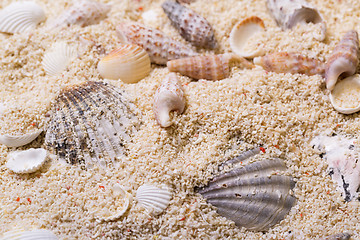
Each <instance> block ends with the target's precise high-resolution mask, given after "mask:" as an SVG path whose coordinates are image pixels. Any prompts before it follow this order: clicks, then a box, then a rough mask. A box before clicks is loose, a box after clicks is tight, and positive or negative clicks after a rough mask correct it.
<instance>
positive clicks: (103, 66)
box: [98, 44, 151, 83]
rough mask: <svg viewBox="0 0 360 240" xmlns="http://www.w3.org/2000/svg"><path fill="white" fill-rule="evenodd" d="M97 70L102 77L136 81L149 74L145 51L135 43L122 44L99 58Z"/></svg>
mask: <svg viewBox="0 0 360 240" xmlns="http://www.w3.org/2000/svg"><path fill="white" fill-rule="evenodd" d="M98 70H99V72H100V75H101V76H102V77H103V78H108V79H113V80H117V79H120V80H122V81H123V82H125V83H136V82H138V81H140V80H141V79H143V78H144V77H146V76H147V75H149V73H150V70H151V66H150V58H149V55H148V54H147V52H146V51H145V50H144V49H143V48H141V47H139V46H137V45H135V44H123V45H121V46H120V47H118V48H117V49H115V50H113V51H112V52H110V53H109V54H108V55H107V56H106V57H104V58H103V59H101V60H100V62H99V64H98Z"/></svg>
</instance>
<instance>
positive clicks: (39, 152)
mask: <svg viewBox="0 0 360 240" xmlns="http://www.w3.org/2000/svg"><path fill="white" fill-rule="evenodd" d="M46 155H47V152H46V150H45V149H43V148H37V149H35V148H30V149H28V150H25V151H15V152H10V153H9V156H8V161H7V162H6V167H7V168H8V169H10V170H11V171H13V172H15V173H33V172H36V171H37V170H38V169H40V168H41V166H42V165H43V164H44V163H45V161H46Z"/></svg>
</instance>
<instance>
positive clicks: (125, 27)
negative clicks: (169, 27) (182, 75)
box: [118, 22, 197, 64]
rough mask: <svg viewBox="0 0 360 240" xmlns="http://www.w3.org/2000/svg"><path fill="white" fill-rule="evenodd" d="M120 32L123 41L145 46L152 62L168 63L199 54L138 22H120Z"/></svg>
mask: <svg viewBox="0 0 360 240" xmlns="http://www.w3.org/2000/svg"><path fill="white" fill-rule="evenodd" d="M118 34H119V38H120V39H121V41H128V42H130V43H133V44H137V45H139V46H141V47H142V48H144V49H145V51H146V52H147V53H148V54H149V57H150V60H151V62H152V63H156V64H166V62H167V61H169V60H173V59H178V58H184V57H189V56H194V55H197V53H196V52H195V51H194V50H192V49H191V48H190V47H187V46H186V45H184V44H182V43H181V42H177V41H175V40H173V39H172V38H170V37H169V36H167V35H165V33H163V32H161V31H159V30H156V29H154V28H149V27H146V26H143V25H141V24H138V23H131V22H128V23H122V24H120V26H119V27H118Z"/></svg>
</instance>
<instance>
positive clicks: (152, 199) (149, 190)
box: [136, 184, 171, 215]
mask: <svg viewBox="0 0 360 240" xmlns="http://www.w3.org/2000/svg"><path fill="white" fill-rule="evenodd" d="M136 199H137V201H138V202H139V203H140V205H142V206H143V207H145V208H146V209H147V210H148V211H150V212H151V213H152V214H154V215H159V214H160V213H162V212H163V211H164V210H165V208H166V207H167V206H168V205H169V202H170V199H171V192H170V191H169V190H168V189H162V188H158V187H156V186H152V185H148V184H144V185H142V186H140V187H139V188H138V190H137V192H136Z"/></svg>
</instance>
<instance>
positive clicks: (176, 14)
mask: <svg viewBox="0 0 360 240" xmlns="http://www.w3.org/2000/svg"><path fill="white" fill-rule="evenodd" d="M161 6H162V8H163V10H164V12H165V13H166V15H167V16H168V17H169V19H170V21H171V22H172V24H173V26H174V27H175V28H176V29H177V30H178V31H179V33H180V35H181V36H182V37H183V38H184V39H185V40H187V41H189V42H191V43H192V44H193V45H194V46H196V47H203V48H209V49H214V48H216V46H217V42H216V39H215V36H214V31H213V29H212V27H211V25H210V24H209V22H208V21H207V20H206V19H205V18H203V17H202V16H200V15H199V14H197V13H196V12H194V11H193V10H191V9H189V8H187V7H185V6H184V5H181V4H180V3H177V2H174V1H165V2H164V3H163V4H162V5H161Z"/></svg>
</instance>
